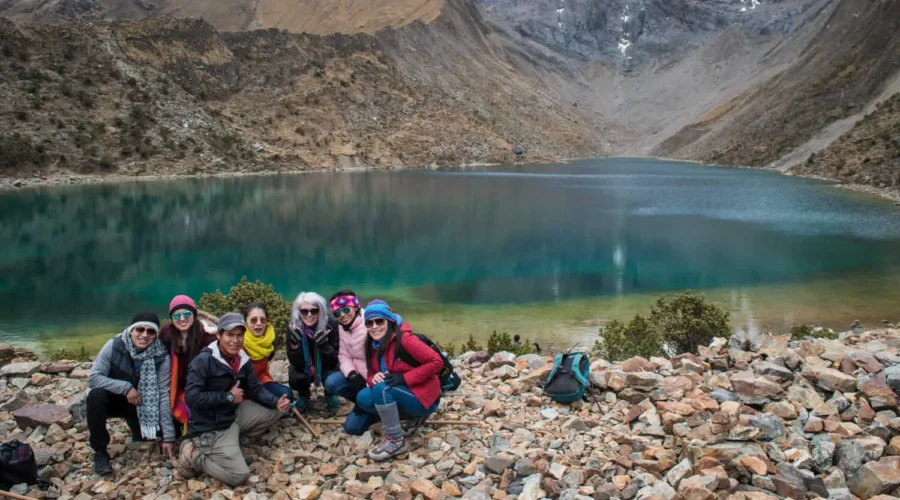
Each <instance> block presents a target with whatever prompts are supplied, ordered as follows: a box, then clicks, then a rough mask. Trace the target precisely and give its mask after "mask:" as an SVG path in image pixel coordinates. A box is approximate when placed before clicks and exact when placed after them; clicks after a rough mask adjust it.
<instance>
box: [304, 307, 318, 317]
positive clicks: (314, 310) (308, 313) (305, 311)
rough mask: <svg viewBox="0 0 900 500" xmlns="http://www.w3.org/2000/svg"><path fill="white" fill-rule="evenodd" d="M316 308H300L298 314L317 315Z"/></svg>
mask: <svg viewBox="0 0 900 500" xmlns="http://www.w3.org/2000/svg"><path fill="white" fill-rule="evenodd" d="M318 315H319V310H318V309H300V316H318Z"/></svg>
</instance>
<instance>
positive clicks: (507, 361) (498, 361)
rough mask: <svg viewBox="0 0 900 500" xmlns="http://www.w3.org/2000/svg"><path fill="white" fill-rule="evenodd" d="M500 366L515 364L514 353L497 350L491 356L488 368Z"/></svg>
mask: <svg viewBox="0 0 900 500" xmlns="http://www.w3.org/2000/svg"><path fill="white" fill-rule="evenodd" d="M501 366H516V355H515V354H513V353H511V352H498V353H497V354H494V355H493V356H491V359H490V361H488V368H489V369H491V370H493V369H495V368H500V367H501Z"/></svg>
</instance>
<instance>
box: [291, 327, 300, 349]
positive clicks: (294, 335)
mask: <svg viewBox="0 0 900 500" xmlns="http://www.w3.org/2000/svg"><path fill="white" fill-rule="evenodd" d="M302 335H303V334H302V333H301V332H300V330H297V329H295V328H291V338H290V339H289V340H288V342H290V343H291V344H293V345H295V346H299V345H300V338H301V337H302Z"/></svg>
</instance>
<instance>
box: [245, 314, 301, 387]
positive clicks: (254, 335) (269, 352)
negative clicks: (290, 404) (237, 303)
mask: <svg viewBox="0 0 900 500" xmlns="http://www.w3.org/2000/svg"><path fill="white" fill-rule="evenodd" d="M243 315H244V321H245V322H246V324H247V325H248V330H249V331H248V332H247V335H244V352H246V353H247V355H248V356H250V361H251V362H253V372H254V373H255V374H256V377H257V378H258V379H259V381H260V382H262V384H263V386H264V387H265V388H266V389H268V390H269V392H271V393H272V394H273V395H274V396H275V397H276V398H280V397H281V396H287V398H288V399H290V400H291V401H293V400H294V391H292V390H291V388H290V387H288V386H286V385H283V384H279V383H278V382H275V379H273V378H272V374H271V373H269V360H271V359H272V357H273V356H274V355H275V328H273V327H272V323H270V322H269V311H268V310H267V309H266V306H264V305H263V304H261V303H259V302H251V303H250V304H247V307H245V308H244V312H243Z"/></svg>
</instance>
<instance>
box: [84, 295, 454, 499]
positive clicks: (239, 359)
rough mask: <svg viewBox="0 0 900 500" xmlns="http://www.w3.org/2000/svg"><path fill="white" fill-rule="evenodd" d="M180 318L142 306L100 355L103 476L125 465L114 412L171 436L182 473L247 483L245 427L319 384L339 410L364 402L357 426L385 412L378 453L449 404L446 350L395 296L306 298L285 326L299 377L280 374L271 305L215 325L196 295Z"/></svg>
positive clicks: (169, 444)
mask: <svg viewBox="0 0 900 500" xmlns="http://www.w3.org/2000/svg"><path fill="white" fill-rule="evenodd" d="M169 319H170V321H169V322H168V323H167V324H166V325H165V326H163V327H162V328H161V327H160V319H159V317H158V316H157V315H156V314H155V313H153V312H143V313H139V314H137V315H135V316H134V317H133V318H132V320H131V324H130V325H129V326H128V327H127V328H126V329H125V331H123V332H122V333H121V334H118V335H116V336H115V337H113V338H112V339H111V340H109V341H108V342H107V343H106V345H104V346H103V348H102V349H101V350H100V353H99V354H98V355H97V358H96V359H95V360H94V365H93V368H92V370H91V375H90V378H89V379H88V387H89V389H90V392H89V393H88V397H87V421H88V430H89V432H90V446H91V448H92V449H93V450H94V472H95V473H96V474H98V475H104V474H109V473H111V472H112V470H113V469H112V465H111V463H110V456H109V454H108V453H107V446H108V445H109V441H110V436H109V432H108V430H107V428H106V421H107V419H109V418H123V419H124V420H125V422H127V424H128V427H129V429H130V430H131V435H132V440H140V441H147V440H157V439H160V438H161V440H162V452H163V453H164V454H165V455H167V456H168V457H169V458H170V459H172V461H173V463H174V465H175V466H176V468H177V469H178V470H179V471H180V472H181V474H182V476H184V477H192V476H193V475H195V474H197V473H206V474H208V475H210V476H212V477H214V478H216V479H218V480H220V481H222V482H223V483H225V484H228V485H231V486H236V485H239V484H243V483H244V482H245V481H246V480H247V478H248V477H249V476H250V469H249V466H248V465H249V463H250V462H249V460H247V459H245V458H244V456H243V454H242V453H241V450H240V441H239V439H240V437H241V436H247V437H254V436H259V435H262V434H264V433H265V432H266V431H268V430H269V429H271V428H272V427H273V426H274V425H276V423H277V422H278V421H279V420H280V419H281V417H282V416H285V415H287V414H289V412H290V411H291V408H295V409H297V410H299V411H301V412H302V411H306V410H307V409H308V408H309V407H310V396H311V394H312V389H313V387H317V386H322V387H324V393H325V406H326V408H327V409H329V410H331V411H335V412H336V411H337V410H339V409H340V408H341V406H342V402H341V398H342V399H345V400H348V401H350V402H352V403H354V406H353V409H352V411H351V412H350V413H349V414H348V415H347V417H346V420H345V421H344V429H345V430H346V432H347V433H349V434H353V435H360V434H362V433H364V432H365V431H366V430H367V429H369V427H371V426H372V425H373V424H374V423H376V422H378V421H380V422H381V424H382V428H383V434H384V435H383V438H382V440H381V441H380V442H379V443H378V444H377V445H375V446H374V447H373V449H372V450H371V451H370V452H369V456H370V457H371V458H372V459H373V460H376V461H384V460H389V459H391V458H393V457H395V456H397V455H400V454H402V453H404V452H406V450H407V444H406V433H405V431H404V428H403V425H402V423H401V419H402V418H403V417H407V418H413V419H419V420H422V419H427V417H428V416H429V415H430V414H431V413H433V412H434V411H435V410H436V409H437V407H438V404H439V402H440V396H441V384H440V381H439V379H438V374H439V373H440V371H441V369H442V368H443V360H442V359H441V356H440V354H438V353H437V352H435V351H434V350H433V349H431V348H430V347H429V346H428V345H426V344H425V343H424V342H422V341H421V340H420V339H419V338H418V337H417V336H416V335H413V334H412V328H411V327H410V326H409V324H407V323H404V322H403V318H401V317H400V315H399V314H395V313H394V312H393V311H392V310H391V307H390V306H389V305H388V304H387V303H386V302H385V301H383V300H373V301H371V302H369V303H368V304H367V305H366V307H365V308H362V307H360V302H359V298H358V297H357V296H356V294H355V293H353V291H351V290H340V291H338V292H337V293H335V294H334V295H333V296H332V297H331V300H330V301H328V302H326V301H325V298H324V297H322V296H321V295H319V294H317V293H313V292H304V293H301V294H300V295H298V296H297V299H296V300H295V301H294V303H293V307H292V311H291V319H290V323H289V324H288V326H287V331H286V332H285V344H286V346H285V348H286V354H287V359H288V362H289V364H290V366H289V368H288V385H287V386H285V385H283V384H280V383H278V382H276V381H275V380H274V379H273V377H272V375H271V374H270V372H269V361H270V360H271V359H272V358H273V356H274V354H275V347H274V344H275V330H274V327H273V325H272V323H271V322H270V320H269V315H268V311H267V310H266V307H265V306H264V305H263V304H260V303H251V304H247V305H246V306H245V307H244V309H243V311H242V312H241V313H234V312H231V313H227V314H224V315H222V316H221V317H220V318H218V322H217V324H216V325H215V333H213V332H211V331H207V329H206V328H204V326H203V324H202V322H201V320H200V318H199V317H198V310H197V306H196V304H195V303H194V301H193V300H192V299H191V298H190V297H188V296H186V295H179V296H177V297H175V298H174V299H172V301H171V303H170V305H169ZM179 439H180V440H181V444H180V448H179V449H178V450H176V446H175V444H176V442H177V441H178V440H179Z"/></svg>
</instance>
